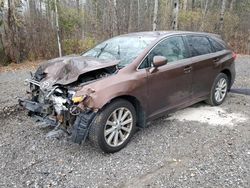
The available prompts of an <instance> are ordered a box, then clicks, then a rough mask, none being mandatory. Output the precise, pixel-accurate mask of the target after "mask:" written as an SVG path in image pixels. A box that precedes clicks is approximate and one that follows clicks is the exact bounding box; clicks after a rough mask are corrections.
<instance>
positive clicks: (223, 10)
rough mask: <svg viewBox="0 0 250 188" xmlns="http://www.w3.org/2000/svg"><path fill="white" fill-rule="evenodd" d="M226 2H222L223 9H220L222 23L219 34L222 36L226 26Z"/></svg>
mask: <svg viewBox="0 0 250 188" xmlns="http://www.w3.org/2000/svg"><path fill="white" fill-rule="evenodd" d="M226 2H227V0H221V9H220V22H219V32H220V34H222V32H223V26H224V14H225V10H226Z"/></svg>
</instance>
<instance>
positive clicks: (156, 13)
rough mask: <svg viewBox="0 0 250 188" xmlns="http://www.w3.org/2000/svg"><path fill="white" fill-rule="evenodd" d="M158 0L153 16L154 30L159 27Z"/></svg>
mask: <svg viewBox="0 0 250 188" xmlns="http://www.w3.org/2000/svg"><path fill="white" fill-rule="evenodd" d="M158 3H159V2H158V0H155V5H154V18H153V31H156V29H157V24H158V23H157V22H158Z"/></svg>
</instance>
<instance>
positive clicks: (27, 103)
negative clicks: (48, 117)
mask: <svg viewBox="0 0 250 188" xmlns="http://www.w3.org/2000/svg"><path fill="white" fill-rule="evenodd" d="M18 102H19V105H20V106H22V107H24V108H25V109H27V110H29V111H31V112H34V113H41V114H50V113H51V105H48V104H41V103H38V102H35V101H31V100H27V99H18Z"/></svg>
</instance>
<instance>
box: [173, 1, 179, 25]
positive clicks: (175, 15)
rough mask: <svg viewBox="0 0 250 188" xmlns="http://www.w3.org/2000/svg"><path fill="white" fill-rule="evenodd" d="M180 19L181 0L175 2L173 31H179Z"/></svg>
mask: <svg viewBox="0 0 250 188" xmlns="http://www.w3.org/2000/svg"><path fill="white" fill-rule="evenodd" d="M178 17H179V0H174V5H173V20H172V29H173V30H177V29H178Z"/></svg>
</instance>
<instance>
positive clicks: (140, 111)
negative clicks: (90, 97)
mask: <svg viewBox="0 0 250 188" xmlns="http://www.w3.org/2000/svg"><path fill="white" fill-rule="evenodd" d="M118 99H124V100H127V101H128V102H130V103H131V104H132V105H133V106H134V108H135V111H136V125H137V126H138V127H141V128H144V127H146V112H145V110H144V108H143V106H142V105H141V102H140V101H139V100H138V99H137V98H136V97H134V96H131V95H121V96H117V97H114V98H112V99H111V100H110V101H109V103H107V104H105V105H104V107H105V106H106V105H108V104H110V103H112V101H114V100H118Z"/></svg>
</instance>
